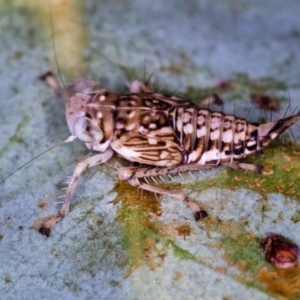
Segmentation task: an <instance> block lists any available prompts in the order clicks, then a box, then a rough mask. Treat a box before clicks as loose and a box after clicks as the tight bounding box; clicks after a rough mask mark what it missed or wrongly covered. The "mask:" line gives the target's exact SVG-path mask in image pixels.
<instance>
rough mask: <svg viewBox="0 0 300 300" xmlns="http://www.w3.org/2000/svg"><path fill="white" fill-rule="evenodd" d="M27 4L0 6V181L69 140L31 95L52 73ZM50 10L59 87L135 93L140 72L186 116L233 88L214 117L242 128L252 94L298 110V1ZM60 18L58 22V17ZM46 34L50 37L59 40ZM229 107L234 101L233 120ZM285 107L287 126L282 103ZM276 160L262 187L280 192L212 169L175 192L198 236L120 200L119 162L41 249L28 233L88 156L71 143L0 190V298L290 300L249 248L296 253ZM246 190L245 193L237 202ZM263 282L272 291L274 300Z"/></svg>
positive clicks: (54, 112)
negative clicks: (184, 106) (62, 81)
mask: <svg viewBox="0 0 300 300" xmlns="http://www.w3.org/2000/svg"><path fill="white" fill-rule="evenodd" d="M23 2H24V3H22V1H19V3H18V1H16V3H18V5H16V6H14V7H12V6H8V4H5V1H1V2H0V20H1V21H0V32H1V43H0V65H1V69H0V88H1V97H0V103H1V110H0V117H1V118H0V119H1V121H0V124H1V129H0V130H1V140H0V173H1V178H3V177H5V176H6V175H7V174H9V173H10V172H12V171H13V170H15V169H16V168H17V167H18V166H20V165H21V164H23V163H25V162H26V161H28V160H29V159H30V158H32V157H33V156H34V155H36V154H38V153H40V152H41V151H43V150H44V149H46V148H47V147H50V146H51V145H53V144H55V143H57V142H59V141H61V140H63V139H65V138H66V137H68V135H69V132H68V129H67V126H66V123H65V119H64V104H63V103H62V102H61V101H60V100H59V99H57V98H55V96H54V95H53V92H52V91H51V90H50V89H49V88H48V87H47V86H45V85H44V84H43V83H42V82H40V81H38V79H37V78H38V76H39V75H41V74H42V73H44V72H45V71H48V70H49V69H55V64H54V63H51V61H53V43H52V38H51V33H50V32H49V28H48V26H49V24H51V21H50V18H49V15H48V17H47V13H49V11H48V8H49V7H48V6H46V8H39V9H38V8H37V6H36V8H33V6H28V5H27V3H26V1H23ZM57 3H58V4H57V5H58V8H56V6H55V5H53V7H52V11H53V20H52V21H53V26H54V28H55V31H54V33H55V34H54V35H55V37H56V51H57V57H58V64H59V66H60V68H61V69H62V71H63V73H64V74H65V75H66V78H67V79H66V81H67V82H70V81H71V80H72V79H76V78H78V76H87V77H90V78H92V79H93V80H99V81H100V83H101V84H103V85H105V86H106V87H108V88H110V89H111V90H113V91H116V92H120V91H122V89H123V90H124V84H125V83H126V80H127V79H128V80H132V79H142V78H143V66H144V64H146V68H147V72H148V73H151V72H153V73H154V75H153V80H154V82H155V83H157V84H158V85H159V88H160V89H164V88H167V89H168V91H171V92H173V93H178V92H187V93H188V94H189V95H191V96H192V97H193V95H196V96H194V97H193V100H195V101H197V100H200V99H199V98H198V97H200V96H199V95H202V94H203V91H207V90H214V89H213V87H216V86H222V85H223V86H224V85H225V86H226V84H228V83H230V85H231V89H227V90H225V91H224V90H223V96H224V98H225V100H227V101H226V105H225V111H226V112H232V111H233V110H234V108H233V107H234V106H236V111H238V112H239V113H240V114H242V117H243V116H247V111H248V109H249V107H250V106H251V103H250V100H249V99H250V94H251V93H253V92H256V93H268V94H271V95H272V96H277V97H279V98H280V99H282V98H285V99H286V100H287V99H288V98H289V97H290V99H291V107H292V108H294V107H296V106H297V105H298V101H299V100H298V99H299V96H300V90H299V78H300V57H299V46H300V22H299V11H300V4H299V1H296V0H295V1H292V0H290V1H287V2H285V3H283V2H282V1H274V0H272V1H264V2H263V3H262V2H261V1H239V3H238V4H236V1H230V0H227V1H222V4H221V3H220V2H219V1H191V2H189V4H187V2H186V1H179V0H178V1H169V2H168V3H164V5H163V6H162V4H161V1H153V0H152V1H147V0H145V1H129V0H128V1H101V2H99V1H86V5H85V7H79V6H78V5H76V4H75V2H73V3H72V2H68V1H64V2H63V3H59V2H57ZM59 5H61V6H59ZM64 9H66V11H68V12H69V14H67V13H61V14H59V13H57V10H58V11H62V12H65V11H64ZM62 15H63V17H64V19H61V18H62ZM68 18H70V19H68ZM62 20H64V21H62ZM64 22H65V23H64ZM58 23H61V24H62V25H61V28H56V26H57V24H58ZM68 49H72V51H71V50H68ZM64 50H65V51H67V53H63V51H64ZM49 57H50V58H51V57H52V58H51V59H50V58H49ZM67 58H71V63H70V62H69V61H67ZM72 61H73V65H72ZM54 71H55V70H54ZM220 83H222V85H220ZM200 89H201V90H200ZM218 91H220V89H219V90H218ZM198 92H199V93H198ZM230 99H235V100H243V101H237V102H236V105H235V102H233V101H230ZM281 106H282V111H283V112H284V111H285V108H286V107H287V106H288V101H283V102H282V103H281ZM258 116H259V111H255V110H252V111H251V114H250V116H249V118H251V119H252V120H254V121H255V120H257V119H258ZM273 118H274V116H273ZM296 129H297V128H296ZM295 133H296V134H297V130H296V131H295ZM298 135H299V132H298ZM274 151H275V153H274V156H270V160H272V157H274V158H276V159H273V160H274V161H275V162H274V164H275V167H274V174H273V175H272V176H271V177H272V178H274V180H277V181H274V182H277V183H274V182H268V180H269V179H268V178H271V177H270V176H269V177H267V176H265V177H263V175H262V176H261V177H252V176H250V175H246V176H245V177H242V176H244V175H243V174H240V173H239V172H233V171H229V172H227V171H226V170H225V169H223V168H220V169H219V170H214V171H209V172H206V173H205V174H199V175H197V177H199V178H200V179H201V180H196V179H193V178H192V177H190V176H187V177H186V178H187V179H186V180H185V182H186V185H185V187H182V186H181V188H182V189H183V191H184V192H187V193H188V194H189V195H190V197H191V198H193V199H195V200H196V201H199V203H201V204H202V205H203V206H204V207H205V209H206V210H207V211H208V212H209V214H210V218H209V219H208V220H207V221H205V222H204V223H199V224H197V223H195V222H194V220H193V217H192V215H191V213H190V211H189V209H188V208H186V206H185V205H184V204H183V203H179V202H178V201H177V200H174V199H171V198H168V197H164V198H162V202H161V206H160V205H159V204H157V203H156V200H155V197H154V196H153V195H150V194H147V193H146V194H144V195H143V197H142V198H143V199H141V195H140V193H139V192H138V191H136V190H135V189H133V188H131V187H129V186H127V185H125V184H118V183H117V180H116V176H115V174H114V172H113V170H114V169H113V168H114V164H115V163H116V161H119V160H118V159H117V158H116V159H114V160H113V161H111V162H109V163H107V164H105V165H103V166H99V167H97V168H94V169H91V170H89V171H88V172H87V173H85V174H84V175H83V176H82V178H81V180H80V181H79V184H78V187H77V189H76V193H75V196H74V198H73V202H72V205H71V211H70V214H69V215H68V217H67V218H66V219H65V220H64V222H62V223H61V224H59V225H58V226H56V227H55V229H54V230H53V232H52V235H51V237H50V238H48V239H46V238H44V237H43V236H41V235H39V234H38V233H37V231H36V230H35V227H36V226H35V224H37V222H38V220H40V219H41V218H43V217H46V216H49V215H51V214H55V213H56V212H57V208H58V206H57V205H55V204H54V201H56V200H55V199H56V197H57V196H59V195H60V194H62V192H61V191H60V189H61V188H62V187H64V182H65V181H66V179H67V175H71V173H72V172H73V169H74V167H75V165H76V163H77V162H78V161H80V160H82V159H83V158H84V157H85V156H86V155H87V153H88V152H87V150H86V149H85V147H84V146H83V145H81V144H80V143H79V142H74V143H73V144H70V145H65V146H62V147H60V148H57V149H55V150H52V151H51V152H49V153H47V154H45V155H43V156H42V157H40V158H39V159H37V160H35V161H34V162H33V163H31V164H30V165H28V166H27V167H25V168H23V169H22V170H20V171H19V172H17V173H16V174H14V175H13V176H12V177H10V178H9V179H8V180H7V181H6V182H5V183H4V184H2V185H1V186H0V224H1V226H0V253H1V276H0V292H1V295H5V298H6V299H16V298H18V299H41V298H43V299H53V298H64V299H74V298H75V299H107V298H108V297H113V298H114V299H124V298H125V299H141V298H143V299H195V298H197V299H200V298H203V299H211V298H212V297H213V298H214V299H224V298H226V297H228V298H232V299H241V297H242V298H244V299H247V298H252V299H253V298H254V297H255V299H269V297H270V296H271V297H276V296H278V295H284V296H287V297H289V296H295V295H298V296H299V292H298V291H299V289H300V284H299V281H300V280H299V275H297V274H298V273H297V271H296V275H295V278H296V279H294V280H293V281H292V280H289V278H288V276H287V275H286V274H285V275H284V274H283V275H282V274H281V275H280V274H279V275H278V274H277V273H276V272H275V273H274V270H273V269H272V268H271V267H270V266H268V265H267V263H265V262H264V259H263V254H262V252H261V250H260V248H259V239H260V238H261V237H263V236H265V235H266V234H267V233H268V232H275V233H280V234H283V235H285V236H287V237H290V238H292V239H293V240H294V241H295V242H296V243H298V244H300V239H299V235H297V232H299V230H300V228H299V224H300V223H299V220H300V216H299V215H300V212H299V208H298V203H299V200H297V199H299V196H297V195H298V194H299V192H297V191H296V193H295V194H293V193H291V195H292V196H293V195H294V196H293V197H291V198H290V197H287V196H286V194H288V190H287V191H286V190H285V189H284V188H282V189H281V187H282V185H284V184H285V182H287V183H286V184H287V185H288V184H291V186H292V183H291V181H292V178H291V179H288V181H285V178H284V176H285V175H284V174H285V173H284V168H286V169H288V163H290V164H291V165H293V166H294V170H295V173H293V174H294V175H293V176H294V178H297V177H295V176H298V174H299V173H298V169H297V167H298V165H297V164H296V162H295V163H293V161H292V162H289V161H288V159H287V161H283V163H282V162H281V161H280V158H281V159H283V160H284V155H288V154H287V152H288V151H287V150H285V149H284V148H282V147H278V148H275V150H274ZM268 153H269V155H272V152H271V151H270V152H268ZM288 157H291V155H289V156H288ZM277 158H278V160H277ZM293 159H294V158H293ZM277 161H278V162H277ZM263 163H267V164H269V165H271V163H269V162H268V161H263ZM279 163H281V164H280V165H278V164H279ZM228 176H229V177H230V176H231V177H232V178H236V186H235V188H236V190H234V189H229V188H228V187H232V185H231V184H229V183H228V182H229V179H228ZM214 178H216V179H218V181H217V182H216V183H214ZM241 178H242V180H241ZM252 178H253V182H254V183H252V182H249V184H248V183H247V186H242V187H243V188H241V186H240V184H242V183H246V182H247V180H251V179H252ZM264 180H265V181H264ZM177 181H178V182H182V180H180V178H178V179H177ZM288 182H289V183H288ZM267 184H268V185H267ZM264 185H265V186H266V188H265V189H264V190H263V188H264ZM251 186H252V188H250V187H251ZM173 187H174V185H173ZM278 191H286V193H283V194H281V193H278ZM160 212H162V216H161V217H158V216H157V215H159V214H160ZM155 213H156V214H155ZM272 272H273V273H272ZM274 274H275V275H274ZM272 275H274V276H275V277H276V276H277V277H279V279H278V280H281V281H279V282H280V284H279V285H280V286H281V287H282V288H281V290H280V289H279V290H278V286H277V287H276V286H275V285H276V284H274V282H272V280H271V279H270V278H271V277H272ZM274 276H273V278H274ZM264 282H265V283H266V284H264Z"/></svg>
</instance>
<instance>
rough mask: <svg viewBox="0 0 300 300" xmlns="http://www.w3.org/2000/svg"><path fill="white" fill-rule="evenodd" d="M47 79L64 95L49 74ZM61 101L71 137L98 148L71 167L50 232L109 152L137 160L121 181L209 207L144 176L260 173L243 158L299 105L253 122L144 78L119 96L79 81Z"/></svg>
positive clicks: (46, 229) (281, 127)
mask: <svg viewBox="0 0 300 300" xmlns="http://www.w3.org/2000/svg"><path fill="white" fill-rule="evenodd" d="M43 78H44V80H45V81H46V82H48V83H49V84H50V85H51V86H52V87H53V88H54V89H55V90H56V92H57V93H58V94H59V95H61V96H63V97H66V93H65V92H66V91H65V90H63V89H60V88H59V86H58V84H57V82H56V81H55V78H54V77H53V76H52V74H46V75H45V76H44V77H43ZM70 90H71V92H72V93H73V92H74V94H73V95H72V96H71V97H70V98H69V100H68V102H67V104H66V120H67V124H68V127H69V129H70V132H71V137H70V139H71V140H74V139H76V138H78V139H79V140H81V141H82V142H84V143H85V145H86V146H87V148H88V149H90V150H92V151H95V152H98V154H96V155H94V156H91V157H88V158H86V159H85V160H83V161H82V162H80V163H79V164H78V165H77V166H76V168H75V171H74V173H73V176H72V178H71V181H70V183H69V186H68V188H67V192H66V195H65V198H64V201H63V204H62V207H61V209H60V211H59V213H58V215H57V216H54V217H51V218H50V219H49V220H47V221H46V222H45V223H44V224H43V225H42V226H41V227H40V229H39V232H40V233H41V234H43V235H46V236H49V235H50V231H51V228H52V227H53V226H54V225H55V224H56V223H58V222H60V221H61V220H62V219H63V218H64V217H65V216H66V214H67V213H68V210H69V206H70V200H71V195H72V193H73V191H74V188H75V185H76V182H77V181H78V178H79V177H80V175H81V173H82V172H83V171H85V170H86V169H88V168H90V167H93V166H96V165H99V164H102V163H105V162H107V161H108V160H109V159H110V158H111V157H112V156H113V154H114V153H117V154H118V155H120V156H121V157H123V158H125V159H126V160H128V161H130V162H135V163H138V164H139V165H138V166H135V167H131V166H129V167H121V168H119V169H118V177H119V179H120V180H126V181H127V182H128V183H129V184H131V185H132V186H136V187H138V188H140V189H142V190H147V191H151V192H154V193H157V194H163V195H170V196H172V197H175V198H177V199H180V200H183V201H184V202H186V203H187V205H188V206H189V207H190V208H191V210H192V211H193V213H194V216H195V219H196V220H197V221H198V220H201V219H204V218H205V217H207V215H208V214H207V212H206V211H205V210H203V209H202V208H201V207H200V206H198V205H197V204H196V203H194V202H193V201H192V200H190V199H189V198H188V197H187V196H186V195H185V194H183V193H180V192H174V191H167V190H164V189H162V188H160V187H157V186H152V185H150V184H149V183H148V181H147V177H151V176H163V175H170V174H176V173H180V172H186V171H192V170H201V169H207V168H212V167H215V166H218V165H220V164H222V165H226V166H229V167H232V168H234V169H244V170H248V171H253V172H257V173H260V171H261V169H262V166H258V165H253V164H248V163H243V162H242V161H241V160H242V159H243V158H244V157H245V156H247V155H249V154H251V153H254V152H257V151H262V149H263V148H264V147H266V146H267V145H269V144H270V142H271V141H272V140H274V139H275V138H276V137H277V136H278V135H280V134H281V133H283V132H284V131H285V130H286V129H288V128H289V127H290V126H292V125H293V124H294V123H296V122H297V121H298V120H299V118H300V111H299V112H298V113H296V114H294V115H291V116H289V117H286V118H283V119H279V120H277V121H273V122H269V123H266V124H261V125H256V124H252V123H249V122H248V121H247V120H245V119H241V118H238V117H236V116H234V115H226V114H224V113H222V112H213V111H211V110H209V109H204V108H199V107H198V106H197V105H196V104H194V103H193V102H191V101H190V100H188V99H183V98H180V97H177V96H165V95H162V94H159V93H155V92H154V91H152V89H151V88H149V87H148V86H147V85H145V84H144V83H142V82H139V81H134V82H132V83H131V84H130V85H129V93H127V94H122V95H118V94H115V93H112V92H110V91H108V90H106V89H104V88H101V87H98V86H97V85H96V84H95V83H94V82H82V81H80V82H78V83H77V84H75V85H74V86H72V87H71V89H70Z"/></svg>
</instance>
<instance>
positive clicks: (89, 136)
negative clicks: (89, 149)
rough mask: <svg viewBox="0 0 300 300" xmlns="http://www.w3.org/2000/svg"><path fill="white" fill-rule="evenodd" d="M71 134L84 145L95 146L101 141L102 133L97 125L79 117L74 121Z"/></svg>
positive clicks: (92, 121)
mask: <svg viewBox="0 0 300 300" xmlns="http://www.w3.org/2000/svg"><path fill="white" fill-rule="evenodd" d="M73 132H74V135H75V136H76V137H77V138H78V139H79V140H81V141H83V142H84V143H90V144H97V143H99V142H101V141H102V139H103V131H102V130H101V129H100V128H99V126H98V124H97V123H96V122H95V121H94V120H91V119H89V118H87V117H79V118H77V119H76V120H75V121H74V124H73Z"/></svg>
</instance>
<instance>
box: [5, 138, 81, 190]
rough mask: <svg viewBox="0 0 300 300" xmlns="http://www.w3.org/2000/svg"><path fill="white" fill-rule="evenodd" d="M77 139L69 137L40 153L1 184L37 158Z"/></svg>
mask: <svg viewBox="0 0 300 300" xmlns="http://www.w3.org/2000/svg"><path fill="white" fill-rule="evenodd" d="M76 138H77V137H76V136H75V135H71V136H69V137H68V138H67V139H66V140H64V141H62V142H59V143H58V144H56V145H54V146H52V147H50V148H48V149H47V150H45V151H43V152H41V153H39V154H38V155H36V156H35V157H33V158H32V159H30V160H29V161H27V162H26V163H25V164H23V165H22V166H20V167H19V168H17V169H16V170H15V171H13V172H12V173H10V174H9V175H8V176H6V177H5V178H4V179H3V180H2V181H0V184H2V183H3V182H4V181H6V179H8V178H9V177H10V176H12V175H13V174H15V173H16V172H17V171H19V170H20V169H22V168H23V167H25V166H26V165H28V164H29V163H31V162H32V161H33V160H35V159H36V158H38V157H40V156H41V155H43V154H44V153H46V152H48V151H50V150H52V149H54V148H56V147H58V146H61V145H63V144H66V143H70V142H73V141H74V140H75V139H76Z"/></svg>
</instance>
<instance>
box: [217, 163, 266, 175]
mask: <svg viewBox="0 0 300 300" xmlns="http://www.w3.org/2000/svg"><path fill="white" fill-rule="evenodd" d="M222 165H224V166H227V167H230V168H232V169H236V170H238V169H242V170H246V171H251V172H255V173H258V174H260V173H261V170H262V168H263V166H261V165H254V164H247V163H241V162H237V161H233V162H231V163H228V164H225V163H223V164H222Z"/></svg>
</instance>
